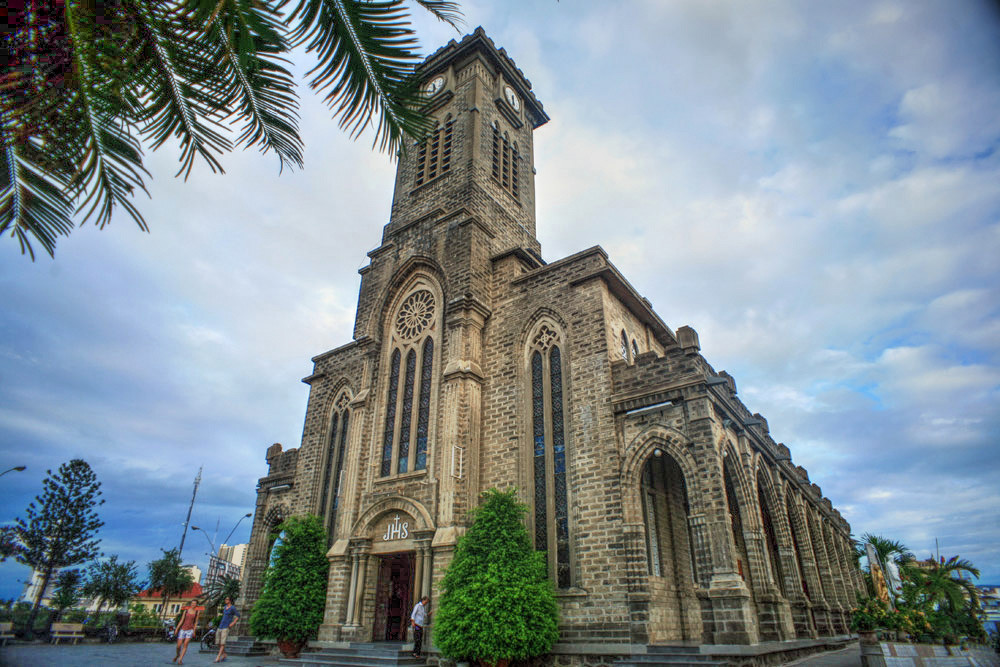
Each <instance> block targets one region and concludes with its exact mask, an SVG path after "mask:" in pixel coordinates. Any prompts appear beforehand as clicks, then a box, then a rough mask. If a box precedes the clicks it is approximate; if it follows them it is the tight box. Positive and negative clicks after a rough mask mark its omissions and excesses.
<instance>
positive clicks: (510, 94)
mask: <svg viewBox="0 0 1000 667" xmlns="http://www.w3.org/2000/svg"><path fill="white" fill-rule="evenodd" d="M503 96H504V99H505V100H507V104H509V105H510V106H512V107H513V108H514V111H520V110H521V100H519V99H517V93H515V92H514V89H513V88H511V87H510V86H504V87H503Z"/></svg>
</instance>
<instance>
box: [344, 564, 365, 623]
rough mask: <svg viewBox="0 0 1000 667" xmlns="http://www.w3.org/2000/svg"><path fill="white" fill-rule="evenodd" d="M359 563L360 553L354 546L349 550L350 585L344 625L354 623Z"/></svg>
mask: <svg viewBox="0 0 1000 667" xmlns="http://www.w3.org/2000/svg"><path fill="white" fill-rule="evenodd" d="M360 564H361V554H360V553H358V549H357V548H356V547H355V548H354V549H352V550H351V585H350V588H349V590H348V593H347V619H346V621H345V622H344V625H352V626H353V625H354V624H355V623H354V610H355V607H356V605H355V603H354V601H355V599H356V598H357V594H358V576H359V575H360V572H359V568H360Z"/></svg>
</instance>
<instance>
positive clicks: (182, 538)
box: [177, 466, 205, 558]
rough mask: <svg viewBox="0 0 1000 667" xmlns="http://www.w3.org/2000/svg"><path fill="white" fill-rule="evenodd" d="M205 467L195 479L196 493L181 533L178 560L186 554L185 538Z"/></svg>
mask: <svg viewBox="0 0 1000 667" xmlns="http://www.w3.org/2000/svg"><path fill="white" fill-rule="evenodd" d="M204 467H205V466H201V467H199V468H198V476H197V477H195V478H194V491H192V492H191V504H190V505H188V515H187V518H186V519H184V532H183V533H181V546H180V549H178V550H177V557H178V558H180V555H181V554H182V553H183V552H184V538H185V537H187V532H188V524H190V523H191V510H193V509H194V499H195V496H197V495H198V485H199V484H201V469H202V468H204Z"/></svg>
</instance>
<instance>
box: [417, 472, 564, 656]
mask: <svg viewBox="0 0 1000 667" xmlns="http://www.w3.org/2000/svg"><path fill="white" fill-rule="evenodd" d="M526 511H527V508H526V507H525V506H524V505H523V504H521V503H519V502H518V501H517V498H516V496H515V493H514V491H513V490H509V491H506V492H502V491H498V490H496V489H491V490H488V491H486V492H485V493H484V494H483V496H482V501H481V504H480V506H479V507H478V508H477V509H476V510H474V512H473V521H472V525H471V526H469V530H468V532H467V533H466V534H465V535H464V536H463V537H462V538H461V539H460V540H459V542H458V545H457V547H456V549H455V558H454V560H452V562H451V565H449V566H448V571H447V572H446V573H445V576H444V581H443V584H442V587H443V592H442V594H441V601H440V605H439V610H438V612H437V615H436V618H435V627H436V630H435V635H434V643H435V645H436V646H437V647H438V648H439V649H440V650H441V652H442V653H443V654H444V655H445V656H447V657H449V658H454V659H460V658H464V659H473V660H482V661H487V662H495V661H497V660H500V659H507V660H523V659H525V658H530V657H532V656H537V655H542V654H544V653H547V652H548V651H549V649H551V648H552V644H553V643H555V641H556V640H557V639H558V638H559V631H558V619H559V610H558V607H557V606H556V602H555V592H554V590H553V586H552V582H551V581H550V580H549V579H548V577H547V574H546V568H545V561H544V557H543V554H542V553H541V552H536V551H534V550H533V549H532V546H531V540H530V538H529V537H528V532H527V530H526V529H525V527H524V514H525V512H526Z"/></svg>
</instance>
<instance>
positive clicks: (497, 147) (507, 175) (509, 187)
mask: <svg viewBox="0 0 1000 667" xmlns="http://www.w3.org/2000/svg"><path fill="white" fill-rule="evenodd" d="M491 127H492V128H493V154H492V157H493V162H492V174H493V180H495V181H496V182H497V183H498V184H499V185H500V187H502V188H503V189H504V190H506V191H507V192H509V193H510V194H511V195H513V196H514V197H515V198H518V197H519V196H520V185H519V181H518V173H519V171H518V170H519V169H520V161H521V158H520V153H518V150H517V143H516V142H514V143H512V142H511V140H510V137H509V136H508V135H507V133H506V132H504V133H503V134H501V133H500V126H499V125H497V123H496V121H494V122H493V123H492V124H491Z"/></svg>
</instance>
